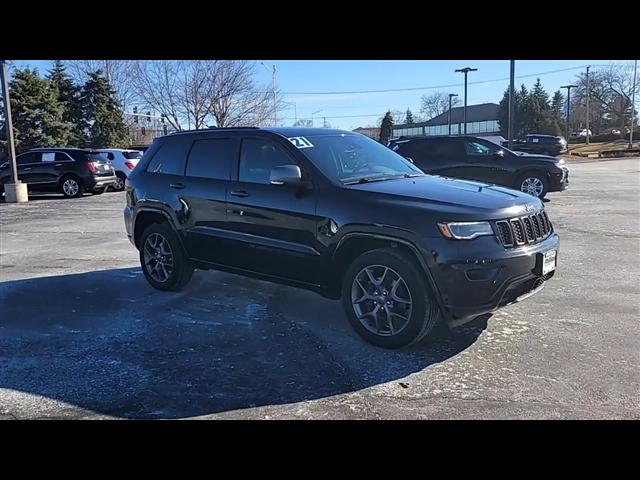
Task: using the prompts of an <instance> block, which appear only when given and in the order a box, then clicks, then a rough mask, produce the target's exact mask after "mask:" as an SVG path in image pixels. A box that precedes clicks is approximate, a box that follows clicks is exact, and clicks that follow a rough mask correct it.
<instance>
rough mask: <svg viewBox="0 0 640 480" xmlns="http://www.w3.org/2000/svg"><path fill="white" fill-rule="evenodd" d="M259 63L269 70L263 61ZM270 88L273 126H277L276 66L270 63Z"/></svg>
mask: <svg viewBox="0 0 640 480" xmlns="http://www.w3.org/2000/svg"><path fill="white" fill-rule="evenodd" d="M260 64H261V65H262V66H263V67H264V68H266V69H267V71H269V68H267V66H266V65H265V64H264V62H260ZM271 90H272V91H273V126H274V127H277V126H278V112H277V101H276V66H275V64H274V65H272V71H271Z"/></svg>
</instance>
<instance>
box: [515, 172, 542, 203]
mask: <svg viewBox="0 0 640 480" xmlns="http://www.w3.org/2000/svg"><path fill="white" fill-rule="evenodd" d="M516 187H517V188H518V189H519V190H520V191H521V192H524V193H528V194H529V195H533V196H534V197H538V198H544V196H545V195H546V194H547V191H548V190H547V189H548V187H547V180H546V179H545V178H544V176H542V175H541V174H539V173H525V174H524V175H521V176H520V177H519V178H518V181H517V182H516Z"/></svg>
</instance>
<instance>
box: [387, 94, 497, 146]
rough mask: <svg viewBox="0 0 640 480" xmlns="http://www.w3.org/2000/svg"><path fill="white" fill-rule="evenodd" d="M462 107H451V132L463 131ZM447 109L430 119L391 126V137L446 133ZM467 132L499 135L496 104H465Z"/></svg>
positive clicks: (454, 133) (447, 132)
mask: <svg viewBox="0 0 640 480" xmlns="http://www.w3.org/2000/svg"><path fill="white" fill-rule="evenodd" d="M463 117H464V107H455V108H452V109H451V134H452V135H461V134H463V133H464V125H463ZM448 134H449V111H446V112H444V113H442V114H440V115H437V116H435V117H433V118H432V119H431V120H428V121H426V122H419V123H410V124H403V125H394V126H393V138H398V137H402V136H409V135H448ZM467 134H468V135H477V136H491V135H499V134H500V127H499V125H498V105H497V104H495V103H481V104H480V105H467Z"/></svg>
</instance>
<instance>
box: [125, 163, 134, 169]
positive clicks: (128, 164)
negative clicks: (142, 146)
mask: <svg viewBox="0 0 640 480" xmlns="http://www.w3.org/2000/svg"><path fill="white" fill-rule="evenodd" d="M124 164H125V165H126V166H127V168H128V169H129V170H133V167H135V165H134V164H133V163H131V162H124Z"/></svg>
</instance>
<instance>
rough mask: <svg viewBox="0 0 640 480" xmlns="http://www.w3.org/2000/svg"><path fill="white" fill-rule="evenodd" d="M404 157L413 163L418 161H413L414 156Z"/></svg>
mask: <svg viewBox="0 0 640 480" xmlns="http://www.w3.org/2000/svg"><path fill="white" fill-rule="evenodd" d="M404 158H406V159H407V160H409V161H410V162H411V163H416V162H414V161H413V158H411V157H404Z"/></svg>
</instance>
